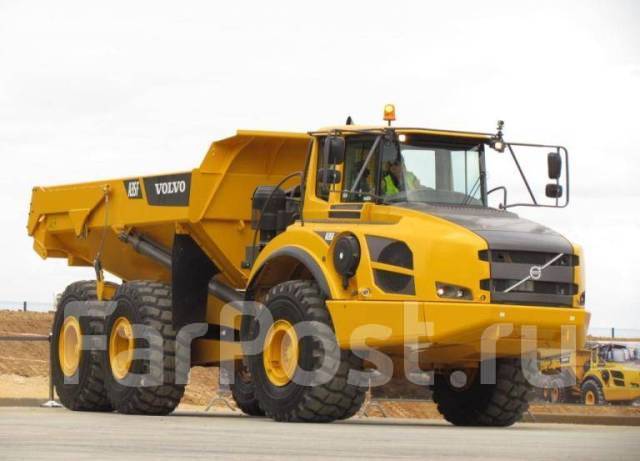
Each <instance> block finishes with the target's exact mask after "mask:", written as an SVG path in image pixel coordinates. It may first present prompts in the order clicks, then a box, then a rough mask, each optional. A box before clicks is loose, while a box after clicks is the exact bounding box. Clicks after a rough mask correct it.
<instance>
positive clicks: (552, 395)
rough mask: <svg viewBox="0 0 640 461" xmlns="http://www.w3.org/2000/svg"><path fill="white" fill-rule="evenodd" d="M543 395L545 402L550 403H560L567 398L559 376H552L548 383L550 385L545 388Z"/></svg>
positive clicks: (565, 389)
mask: <svg viewBox="0 0 640 461" xmlns="http://www.w3.org/2000/svg"><path fill="white" fill-rule="evenodd" d="M545 395H546V397H547V399H546V400H547V402H550V403H562V402H566V401H567V400H568V399H567V388H566V387H565V386H564V383H563V382H562V379H561V378H553V379H552V380H551V383H550V387H549V388H548V389H545Z"/></svg>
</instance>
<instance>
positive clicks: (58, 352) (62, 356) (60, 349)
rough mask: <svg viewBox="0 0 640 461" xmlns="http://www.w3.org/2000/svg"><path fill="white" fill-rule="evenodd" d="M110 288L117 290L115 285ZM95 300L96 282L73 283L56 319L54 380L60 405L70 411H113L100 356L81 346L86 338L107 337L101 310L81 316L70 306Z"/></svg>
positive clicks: (97, 352)
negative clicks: (94, 336)
mask: <svg viewBox="0 0 640 461" xmlns="http://www.w3.org/2000/svg"><path fill="white" fill-rule="evenodd" d="M107 283H108V282H107ZM108 285H109V287H110V288H111V289H114V288H115V284H111V283H108ZM95 300H97V295H96V282H95V280H88V281H82V282H74V283H72V284H71V285H69V286H68V287H67V288H66V289H65V290H64V293H62V296H61V297H60V301H59V302H58V305H57V307H56V313H55V316H54V319H53V327H52V332H53V336H52V338H51V339H52V341H51V373H52V379H53V384H54V386H55V389H56V393H57V394H58V397H59V399H60V402H61V403H62V405H64V406H65V407H66V408H69V409H70V410H75V411H111V410H112V407H111V404H110V403H109V399H108V398H107V391H106V388H105V382H104V376H105V370H104V367H103V365H102V361H101V360H100V352H99V351H95V350H90V349H86V350H85V348H83V345H82V338H83V336H88V335H102V334H104V318H103V317H104V314H103V312H101V311H100V309H99V308H98V307H92V308H90V309H88V310H86V311H83V312H78V311H77V310H76V309H73V308H71V306H70V303H72V302H74V301H95ZM65 314H66V315H65Z"/></svg>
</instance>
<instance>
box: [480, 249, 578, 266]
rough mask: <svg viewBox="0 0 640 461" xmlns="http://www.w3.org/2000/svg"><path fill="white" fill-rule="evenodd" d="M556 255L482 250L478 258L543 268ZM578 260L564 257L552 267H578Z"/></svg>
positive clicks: (569, 256) (576, 257)
mask: <svg viewBox="0 0 640 461" xmlns="http://www.w3.org/2000/svg"><path fill="white" fill-rule="evenodd" d="M556 255H558V253H543V252H540V251H512V250H482V251H480V252H479V253H478V256H479V257H480V259H481V260H482V261H489V262H497V263H516V264H531V265H536V266H543V265H544V264H546V262H547V261H549V260H551V259H553V258H554V257H555V256H556ZM578 265H579V258H578V256H576V255H564V256H562V257H561V258H560V259H558V260H557V261H555V262H554V263H553V264H552V266H578Z"/></svg>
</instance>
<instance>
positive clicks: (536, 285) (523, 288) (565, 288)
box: [480, 279, 578, 296]
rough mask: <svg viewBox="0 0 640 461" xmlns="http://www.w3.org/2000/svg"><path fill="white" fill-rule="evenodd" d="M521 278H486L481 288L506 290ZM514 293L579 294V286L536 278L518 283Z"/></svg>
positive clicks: (481, 283)
mask: <svg viewBox="0 0 640 461" xmlns="http://www.w3.org/2000/svg"><path fill="white" fill-rule="evenodd" d="M519 281H520V280H509V279H485V280H481V281H480V288H482V289H483V290H487V291H504V290H506V289H507V288H509V287H511V286H513V285H515V284H516V283H518V282H519ZM511 292H512V293H542V294H547V295H570V296H573V295H576V294H578V286H577V285H576V284H575V283H562V282H538V281H535V280H527V281H526V282H524V283H522V284H520V285H518V286H517V287H515V288H514V289H513V290H511Z"/></svg>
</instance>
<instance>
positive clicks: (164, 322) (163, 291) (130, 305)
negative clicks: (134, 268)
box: [104, 281, 185, 415]
mask: <svg viewBox="0 0 640 461" xmlns="http://www.w3.org/2000/svg"><path fill="white" fill-rule="evenodd" d="M113 299H114V301H116V302H117V307H116V309H115V311H114V312H113V313H112V314H111V315H110V316H109V317H108V318H107V322H106V329H105V330H106V335H107V338H109V336H110V335H111V331H112V328H113V325H114V323H115V321H116V320H117V319H118V318H119V317H126V318H127V320H129V322H130V323H131V324H133V325H134V327H135V325H144V326H146V327H151V328H152V329H153V330H155V331H156V332H158V333H160V335H161V337H162V341H161V344H157V343H154V342H149V341H148V340H146V339H144V338H136V340H135V347H136V348H139V349H149V357H150V358H151V360H147V359H137V360H133V361H132V363H131V366H130V368H129V374H128V375H127V376H125V378H124V380H125V381H126V380H130V381H129V382H126V383H124V382H123V381H121V380H118V379H116V377H115V376H114V374H113V372H112V370H111V366H110V364H109V347H110V346H109V345H107V351H106V353H105V354H104V361H105V363H106V364H107V367H106V368H107V369H108V370H109V372H108V373H106V385H107V392H108V395H109V399H110V401H111V404H112V405H113V407H114V408H115V409H116V410H117V411H118V412H119V413H124V414H141V415H166V414H169V413H171V412H172V411H173V410H174V409H175V408H176V407H177V406H178V404H179V403H180V399H181V398H182V396H183V394H184V388H185V385H184V384H176V379H175V377H176V332H175V330H174V328H173V321H172V318H173V313H172V308H171V287H170V286H168V285H165V284H163V283H160V282H151V281H134V282H128V283H125V284H123V285H122V286H121V287H120V288H119V289H118V291H117V292H116V295H115V296H114V298H113ZM143 374H145V375H147V376H148V378H145V377H140V376H139V375H143ZM136 375H138V376H136ZM125 384H126V385H125ZM132 384H133V385H132Z"/></svg>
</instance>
